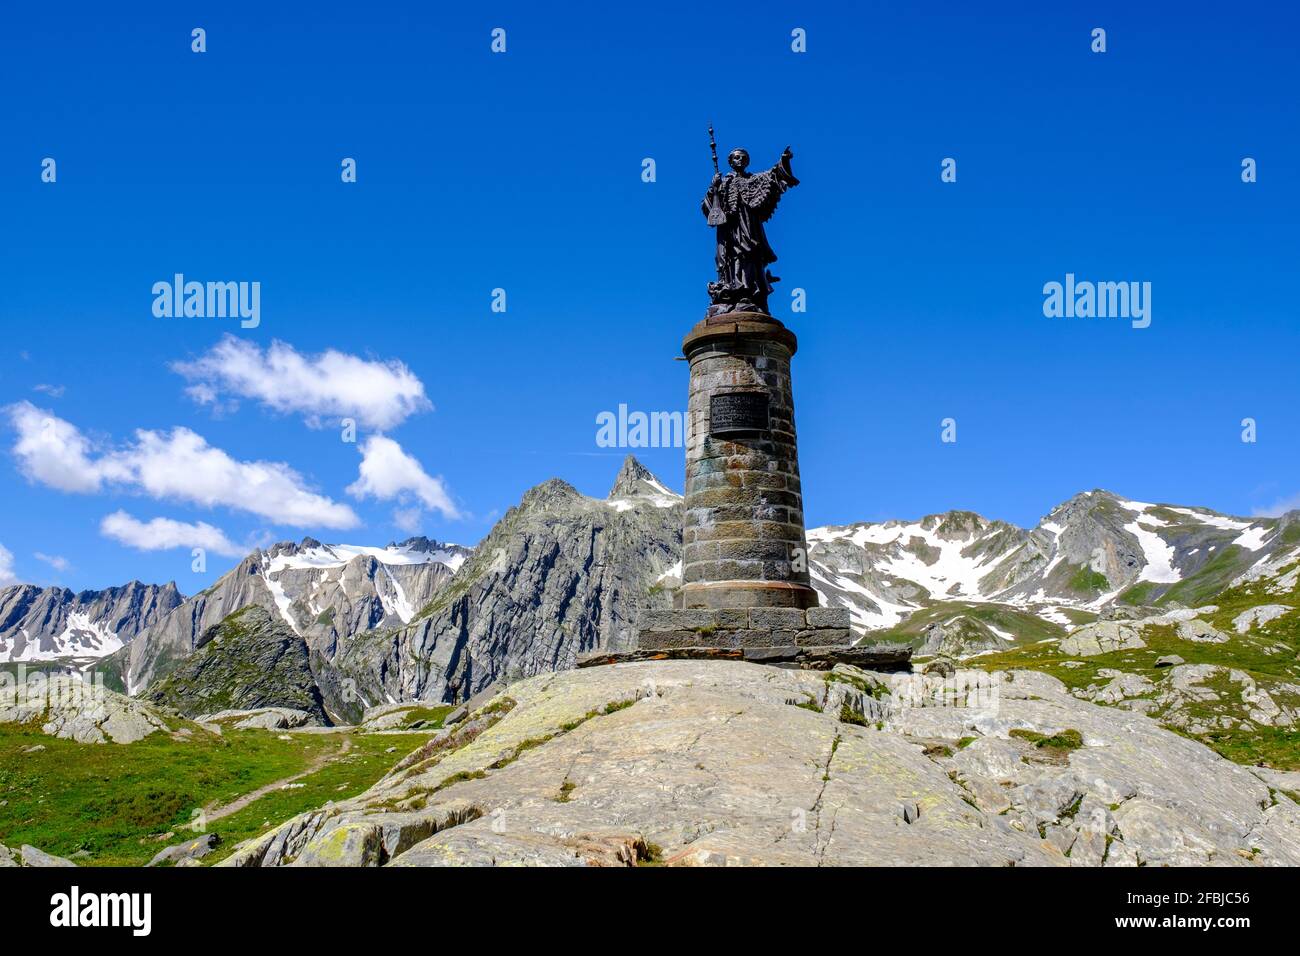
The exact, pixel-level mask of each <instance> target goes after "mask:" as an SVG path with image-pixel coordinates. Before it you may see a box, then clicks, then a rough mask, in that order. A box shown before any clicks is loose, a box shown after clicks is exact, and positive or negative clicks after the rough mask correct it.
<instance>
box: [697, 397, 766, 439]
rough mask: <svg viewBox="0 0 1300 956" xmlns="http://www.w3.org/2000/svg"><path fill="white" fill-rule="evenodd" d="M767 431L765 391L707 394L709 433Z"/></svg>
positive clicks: (730, 433)
mask: <svg viewBox="0 0 1300 956" xmlns="http://www.w3.org/2000/svg"><path fill="white" fill-rule="evenodd" d="M764 431H767V392H720V393H719V394H717V395H711V396H709V435H710V436H717V437H723V436H726V435H743V434H749V433H752V432H764Z"/></svg>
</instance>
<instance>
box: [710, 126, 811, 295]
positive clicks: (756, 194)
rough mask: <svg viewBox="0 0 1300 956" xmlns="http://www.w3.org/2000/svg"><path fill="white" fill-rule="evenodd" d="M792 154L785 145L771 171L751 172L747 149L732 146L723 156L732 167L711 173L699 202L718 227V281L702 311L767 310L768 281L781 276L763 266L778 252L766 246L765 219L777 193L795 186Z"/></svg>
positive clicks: (778, 199) (774, 202) (770, 262)
mask: <svg viewBox="0 0 1300 956" xmlns="http://www.w3.org/2000/svg"><path fill="white" fill-rule="evenodd" d="M711 133H712V130H710V134H711ZM793 156H794V154H793V153H792V152H790V147H788V146H787V147H786V148H785V152H783V153H782V154H781V159H780V161H779V162H778V163H777V164H776V165H775V166H773V167H772V168H771V169H766V170H764V171H763V172H761V173H750V172H748V171H747V170H748V167H749V153H748V152H746V151H745V150H743V149H733V150H732V151H731V154H730V155H729V156H728V157H727V165H728V166H730V167H731V169H732V171H731V172H729V173H727V175H726V176H723V175H720V174H719V173H716V172H715V173H714V175H713V182H712V183H711V184H710V185H709V191H708V192H707V193H705V195H704V202H703V203H701V206H700V208H701V209H702V210H703V212H704V215H705V217H706V218H707V219H708V221H709V225H710V226H713V227H714V228H715V229H716V230H717V239H718V252H717V266H718V281H717V282H710V283H709V298H710V299H711V300H712V301H713V304H712V305H711V306H709V309H708V311H707V312H706V313H705V314H706V315H708V316H714V315H722V314H724V313H727V312H762V313H765V314H766V313H767V297H768V296H769V295H771V294H772V283H773V282H778V281H780V277H779V276H774V275H772V273H771V272H769V271H768V268H767V267H768V266H769V265H771V264H772V263H773V262H776V253H774V252H773V251H772V247H771V246H770V245H768V242H767V233H766V232H764V230H763V223H765V222H767V220H768V219H770V218H771V216H772V213H773V212H774V211H775V210H776V204H777V203H778V202H779V201H780V199H781V194H782V193H783V192H785V191H786V190H787V189H789V188H790V187H791V186H798V185H799V180H797V179H795V177H794V173H793V172H791V171H790V159H791V158H792V157H793ZM715 165H716V157H715Z"/></svg>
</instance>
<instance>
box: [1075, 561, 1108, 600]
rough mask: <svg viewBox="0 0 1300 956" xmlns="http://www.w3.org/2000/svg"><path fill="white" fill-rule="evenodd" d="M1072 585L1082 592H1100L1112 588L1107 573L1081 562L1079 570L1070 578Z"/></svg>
mask: <svg viewBox="0 0 1300 956" xmlns="http://www.w3.org/2000/svg"><path fill="white" fill-rule="evenodd" d="M1070 587H1071V588H1073V589H1074V590H1075V591H1078V592H1079V593H1080V594H1100V593H1102V592H1103V591H1108V590H1110V581H1108V580H1107V579H1106V575H1104V574H1101V573H1100V572H1098V571H1094V570H1093V569H1092V568H1091V567H1089V566H1088V565H1086V564H1081V565H1079V570H1077V571H1075V572H1074V574H1073V576H1071V578H1070Z"/></svg>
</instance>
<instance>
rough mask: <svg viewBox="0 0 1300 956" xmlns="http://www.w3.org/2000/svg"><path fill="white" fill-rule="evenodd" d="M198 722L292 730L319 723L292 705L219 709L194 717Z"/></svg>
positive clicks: (257, 728)
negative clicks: (249, 708) (212, 712)
mask: <svg viewBox="0 0 1300 956" xmlns="http://www.w3.org/2000/svg"><path fill="white" fill-rule="evenodd" d="M196 720H197V722H198V723H200V724H216V725H217V726H219V727H220V726H225V725H229V726H231V727H232V728H234V729H235V730H292V729H293V728H295V727H306V726H308V725H312V724H319V722H320V721H319V718H318V717H317V715H315V714H312V713H309V712H307V711H305V710H294V709H293V708H292V707H258V708H254V709H252V710H220V711H217V712H216V713H215V714H203V715H202V716H200V717H198V718H196Z"/></svg>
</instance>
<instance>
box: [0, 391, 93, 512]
mask: <svg viewBox="0 0 1300 956" xmlns="http://www.w3.org/2000/svg"><path fill="white" fill-rule="evenodd" d="M6 411H8V412H9V420H10V421H11V422H12V423H13V426H14V429H15V430H16V431H17V432H18V441H17V443H16V444H15V445H14V455H15V456H16V457H17V458H18V470H19V471H21V472H22V473H23V474H24V475H26V476H27V478H28V479H29V480H31V481H35V482H38V483H40V484H42V485H49V486H50V487H51V488H57V489H58V490H59V491H79V492H90V491H98V490H99V486H100V484H102V482H103V476H102V475H101V474H100V472H99V468H98V467H97V465H96V464H95V462H94V461H92V460H91V458H90V455H91V452H92V451H93V449H92V448H91V445H90V442H89V441H88V440H87V439H86V437H85V436H84V435H82V434H81V432H79V431H78V430H77V429H76V427H75V426H73V425H71V424H69V423H68V422H65V421H64V420H63V419H62V418H58V417H57V416H55V415H54V414H53V413H51V412H47V411H45V410H43V409H40V408H37V407H36V406H35V405H33V404H32V403H31V402H19V403H17V404H16V405H10V406H9V407H8V408H7V409H6Z"/></svg>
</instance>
